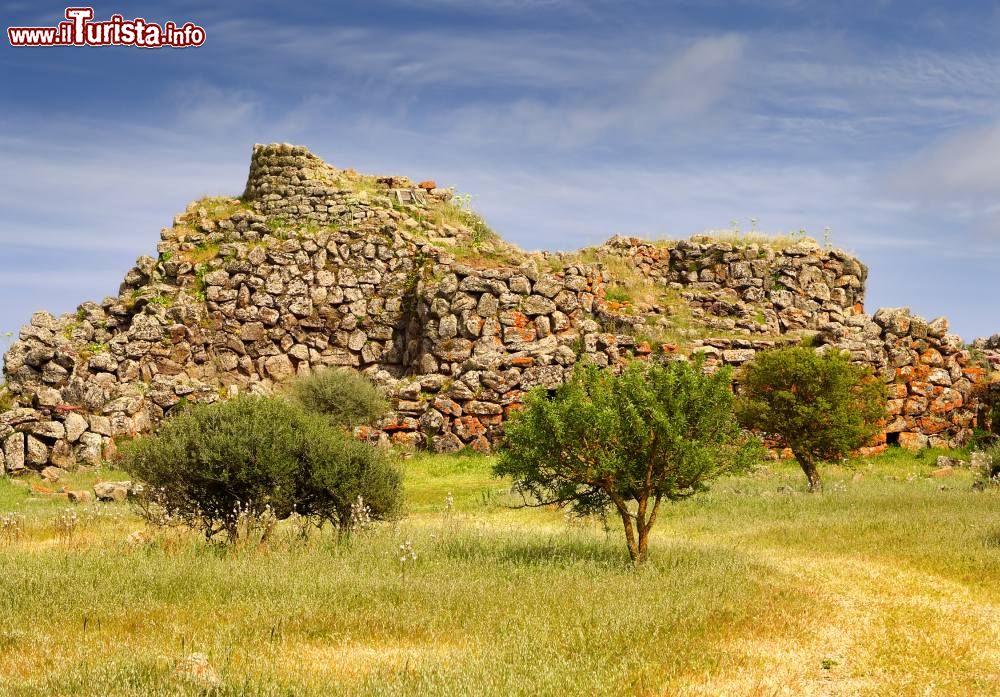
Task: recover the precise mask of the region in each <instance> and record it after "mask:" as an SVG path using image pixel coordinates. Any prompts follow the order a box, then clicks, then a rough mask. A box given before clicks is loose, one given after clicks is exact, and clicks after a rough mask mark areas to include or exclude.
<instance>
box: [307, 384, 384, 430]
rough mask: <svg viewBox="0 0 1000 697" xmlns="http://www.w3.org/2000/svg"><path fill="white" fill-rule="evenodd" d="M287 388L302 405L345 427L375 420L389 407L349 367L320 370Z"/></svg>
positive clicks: (351, 427) (377, 393) (373, 388)
mask: <svg viewBox="0 0 1000 697" xmlns="http://www.w3.org/2000/svg"><path fill="white" fill-rule="evenodd" d="M291 390H292V397H293V398H294V399H295V401H297V402H298V403H299V404H301V405H302V407H304V408H305V409H307V410H308V411H312V412H315V413H317V414H323V415H325V416H326V417H327V418H328V419H329V420H330V422H331V423H332V424H334V425H335V426H341V427H344V428H348V429H353V428H354V427H355V426H360V425H362V424H368V423H371V422H373V421H375V420H376V419H378V418H379V417H381V416H383V415H384V414H385V413H386V411H387V410H388V408H389V404H388V403H387V402H386V400H385V398H384V397H383V396H382V394H381V393H380V392H379V391H378V389H377V388H376V387H375V386H374V385H373V384H372V383H371V382H370V381H369V380H368V379H367V378H365V377H364V376H363V375H361V374H359V373H356V372H354V371H353V370H337V369H326V370H320V371H318V372H315V373H312V374H311V375H306V376H304V377H301V378H298V379H297V380H295V381H294V382H293V383H292V387H291Z"/></svg>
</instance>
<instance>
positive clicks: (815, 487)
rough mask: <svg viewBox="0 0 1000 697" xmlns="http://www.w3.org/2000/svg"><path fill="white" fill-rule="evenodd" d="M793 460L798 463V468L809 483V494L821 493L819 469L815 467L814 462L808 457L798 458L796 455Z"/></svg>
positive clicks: (821, 483)
mask: <svg viewBox="0 0 1000 697" xmlns="http://www.w3.org/2000/svg"><path fill="white" fill-rule="evenodd" d="M795 459H796V460H798V461H799V466H800V467H802V471H803V472H805V473H806V479H807V480H808V481H809V493H811V494H819V493H821V492H822V491H823V480H821V479H820V478H819V468H818V467H816V462H815V461H814V460H813V459H812V458H810V457H800V456H798V455H796V457H795Z"/></svg>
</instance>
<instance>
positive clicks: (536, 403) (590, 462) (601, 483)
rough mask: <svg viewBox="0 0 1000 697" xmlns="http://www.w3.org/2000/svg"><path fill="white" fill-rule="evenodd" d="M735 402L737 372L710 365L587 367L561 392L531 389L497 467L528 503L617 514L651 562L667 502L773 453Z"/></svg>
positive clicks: (632, 547)
mask: <svg viewBox="0 0 1000 697" xmlns="http://www.w3.org/2000/svg"><path fill="white" fill-rule="evenodd" d="M732 402H733V393H732V387H731V376H730V373H729V371H728V370H720V371H718V372H716V373H715V374H714V375H705V374H704V373H703V372H702V370H701V363H700V362H698V363H695V364H694V365H689V364H688V363H684V362H675V363H670V364H668V365H666V366H657V365H653V366H649V365H646V364H644V363H641V362H635V363H632V364H631V365H629V366H628V367H627V368H626V369H625V370H624V372H622V374H620V375H614V374H612V373H611V372H610V371H607V370H603V371H602V370H598V369H597V368H595V367H593V366H587V367H583V366H578V367H577V369H576V370H574V372H573V375H572V377H571V379H570V380H569V381H568V382H567V383H566V384H564V385H562V386H560V387H559V388H558V389H556V391H555V394H554V395H553V396H552V397H551V398H549V397H548V395H547V394H546V392H545V391H544V390H541V389H536V390H534V391H532V392H531V393H530V394H529V395H528V397H527V399H526V400H525V408H524V409H523V410H522V411H520V412H517V413H516V414H515V415H514V416H513V417H512V418H511V419H510V420H509V421H508V422H507V424H506V426H505V437H504V441H503V443H502V445H501V449H500V457H499V460H498V461H497V464H496V465H495V467H494V474H496V475H497V476H510V477H513V479H514V487H515V490H518V491H520V492H521V493H522V495H523V496H524V497H525V505H529V506H537V505H550V504H555V505H558V506H567V505H568V506H572V508H573V509H574V510H575V512H576V513H578V514H581V515H586V514H589V513H594V512H599V513H602V514H603V513H604V512H605V511H607V510H609V509H610V510H612V511H614V512H615V513H617V515H618V516H619V517H620V518H621V520H622V524H623V526H624V528H625V540H626V543H627V545H628V551H629V556H630V557H631V559H632V561H633V562H641V561H643V560H644V559H645V557H646V555H647V551H648V544H649V533H650V531H651V530H652V528H653V525H654V524H655V522H656V516H657V513H658V512H659V508H660V504H661V503H662V502H664V501H676V500H678V499H683V498H686V497H688V496H691V495H693V494H695V493H697V492H699V491H701V490H703V489H705V488H706V483H707V482H708V481H709V480H711V479H712V478H714V477H717V476H719V475H721V474H725V473H728V472H732V471H735V470H737V469H740V468H742V467H744V466H745V465H748V464H750V463H751V462H752V461H753V459H754V458H755V457H758V456H762V455H763V450H762V449H761V448H760V445H759V442H757V441H756V440H755V439H753V438H750V437H748V435H747V434H745V433H742V432H741V431H740V428H739V425H738V424H737V422H736V419H735V417H734V415H733V410H732Z"/></svg>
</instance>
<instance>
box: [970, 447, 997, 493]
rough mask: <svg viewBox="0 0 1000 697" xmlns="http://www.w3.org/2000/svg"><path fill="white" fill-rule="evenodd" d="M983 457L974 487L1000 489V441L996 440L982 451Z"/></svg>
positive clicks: (977, 469) (976, 473)
mask: <svg viewBox="0 0 1000 697" xmlns="http://www.w3.org/2000/svg"><path fill="white" fill-rule="evenodd" d="M982 454H983V458H982V460H981V461H980V464H979V466H978V467H977V468H976V472H975V477H976V479H975V481H974V482H973V483H972V488H974V489H977V490H985V489H1000V443H997V442H994V443H993V444H992V445H989V446H987V447H986V448H984V449H983V451H982Z"/></svg>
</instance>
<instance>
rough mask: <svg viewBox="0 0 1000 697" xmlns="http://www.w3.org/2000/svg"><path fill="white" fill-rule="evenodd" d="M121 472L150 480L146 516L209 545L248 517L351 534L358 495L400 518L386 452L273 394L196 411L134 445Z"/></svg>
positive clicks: (380, 512)
mask: <svg viewBox="0 0 1000 697" xmlns="http://www.w3.org/2000/svg"><path fill="white" fill-rule="evenodd" d="M120 465H121V467H122V469H124V470H125V471H127V472H129V473H131V474H132V475H133V476H135V477H136V478H138V479H139V480H140V481H141V482H143V484H144V490H143V494H142V496H141V497H140V502H139V503H140V508H141V510H142V512H143V513H144V514H145V515H146V516H147V517H148V518H150V519H156V520H158V519H162V518H164V517H168V518H169V519H170V520H171V521H174V522H177V523H181V524H185V525H188V526H190V527H193V528H197V529H200V530H201V531H202V532H204V534H205V536H206V537H207V538H212V537H214V536H215V535H217V534H219V533H225V535H226V536H227V537H228V538H229V539H230V541H235V540H236V538H237V537H238V536H239V532H240V529H241V527H240V526H241V524H243V523H245V522H246V521H247V520H251V521H252V520H259V519H262V518H268V519H273V520H283V519H285V518H287V517H289V516H290V515H292V513H297V514H299V515H301V516H304V517H306V518H311V519H312V520H313V521H314V522H315V523H317V524H322V523H323V522H332V523H335V524H336V525H338V526H339V527H340V529H341V530H343V529H346V528H349V527H350V525H351V517H352V513H353V512H354V511H353V510H352V506H353V505H355V504H356V503H357V501H358V497H359V496H360V497H362V498H363V502H364V505H365V506H367V514H368V515H370V516H371V517H372V518H375V519H384V518H390V517H392V516H394V515H395V514H396V513H397V512H398V511H399V509H400V506H401V502H402V478H401V475H400V473H399V471H398V469H397V468H396V467H395V466H394V465H393V463H392V462H391V461H389V460H388V458H387V456H386V454H385V453H384V452H383V451H381V450H379V449H378V448H375V447H372V446H370V445H366V444H365V443H361V442H359V441H356V440H354V439H353V438H351V437H350V436H349V435H348V434H346V433H345V432H344V431H343V430H341V429H338V428H335V427H332V426H330V424H329V423H328V422H327V421H326V419H325V418H324V417H323V416H320V415H317V414H310V413H307V412H305V411H303V410H302V409H301V408H299V407H297V406H295V405H293V404H290V403H288V402H286V401H284V400H282V399H278V398H274V397H251V396H245V397H238V398H236V399H233V400H230V401H227V402H222V403H219V404H201V405H195V406H192V407H189V408H187V409H185V410H183V411H182V412H180V413H178V414H176V415H175V416H172V417H170V418H169V419H167V420H166V421H165V422H164V423H163V424H162V426H161V428H160V430H159V431H158V432H157V433H156V434H154V435H150V436H146V437H144V438H140V439H137V440H135V441H133V442H131V443H129V444H128V445H126V446H125V447H124V448H123V450H122V456H121V463H120Z"/></svg>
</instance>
